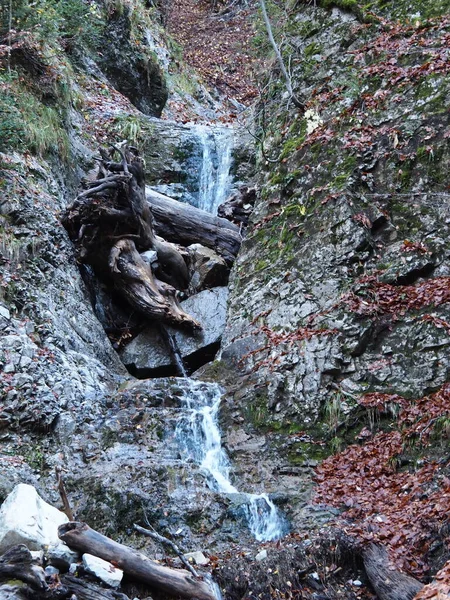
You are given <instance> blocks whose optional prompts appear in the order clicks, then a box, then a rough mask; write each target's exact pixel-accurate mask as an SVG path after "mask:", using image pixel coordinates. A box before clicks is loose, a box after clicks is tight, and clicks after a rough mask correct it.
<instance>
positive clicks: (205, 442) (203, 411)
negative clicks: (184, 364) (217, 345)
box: [175, 380, 287, 541]
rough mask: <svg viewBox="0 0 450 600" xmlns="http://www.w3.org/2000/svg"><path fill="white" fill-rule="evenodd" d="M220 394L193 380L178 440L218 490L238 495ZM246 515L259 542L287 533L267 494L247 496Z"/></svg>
mask: <svg viewBox="0 0 450 600" xmlns="http://www.w3.org/2000/svg"><path fill="white" fill-rule="evenodd" d="M220 399H221V391H220V388H219V386H218V385H217V384H213V383H204V382H196V381H192V380H191V381H190V385H189V389H188V390H185V391H184V392H183V396H182V398H181V400H182V402H183V404H184V406H185V412H184V414H183V416H182V417H181V418H180V420H179V422H178V424H177V427H176V430H175V438H176V441H177V446H178V451H179V453H180V455H181V457H182V458H183V459H184V460H185V461H192V462H194V463H195V464H197V465H198V466H199V467H200V469H201V471H202V472H203V473H204V474H205V477H206V480H207V483H208V485H209V487H210V488H211V489H213V490H215V491H218V492H223V493H228V494H236V493H239V490H238V489H237V488H235V487H234V485H233V484H232V483H231V482H230V462H229V460H228V457H227V455H226V453H225V451H224V449H223V448H222V444H221V436H220V431H219V427H218V421H217V416H218V412H219V406H220ZM246 496H247V499H248V503H247V505H246V506H245V507H244V513H245V517H246V520H247V524H248V527H249V529H250V531H251V533H252V535H253V536H254V537H255V538H256V539H257V540H258V541H269V540H277V539H280V538H281V537H283V536H284V535H285V534H286V533H287V524H286V521H285V519H284V518H283V516H282V515H280V513H279V511H278V510H277V508H276V507H275V505H274V504H273V502H272V501H271V500H270V499H269V497H268V496H267V494H246Z"/></svg>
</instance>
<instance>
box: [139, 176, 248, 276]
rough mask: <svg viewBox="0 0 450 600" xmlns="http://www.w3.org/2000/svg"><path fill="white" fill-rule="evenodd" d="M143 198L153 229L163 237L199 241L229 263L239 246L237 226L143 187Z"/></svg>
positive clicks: (182, 241) (185, 244) (187, 241)
mask: <svg viewBox="0 0 450 600" xmlns="http://www.w3.org/2000/svg"><path fill="white" fill-rule="evenodd" d="M147 201H148V203H149V204H150V208H151V212H152V214H153V217H154V227H155V232H156V233H157V234H158V235H160V236H161V237H163V238H164V239H165V240H169V241H170V242H175V243H177V244H181V245H183V246H189V245H190V244H196V243H199V244H202V245H203V246H207V247H208V248H211V249H212V250H214V251H215V252H217V254H220V255H221V256H223V258H224V259H225V260H226V261H227V262H228V263H229V264H230V263H232V262H233V261H234V259H235V258H236V255H237V253H238V250H239V247H240V245H241V241H242V239H241V235H240V233H239V227H237V226H236V225H234V223H231V221H228V219H222V218H220V217H216V216H214V215H212V214H210V213H207V212H206V211H204V210H200V209H199V208H195V207H194V206H190V205H189V204H184V203H183V202H177V200H173V199H172V198H169V197H168V196H164V195H163V194H159V193H158V192H154V191H153V190H151V189H149V188H147Z"/></svg>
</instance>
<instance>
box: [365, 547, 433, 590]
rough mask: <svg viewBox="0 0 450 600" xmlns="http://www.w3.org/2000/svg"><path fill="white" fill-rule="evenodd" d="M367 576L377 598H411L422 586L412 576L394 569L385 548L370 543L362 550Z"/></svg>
mask: <svg viewBox="0 0 450 600" xmlns="http://www.w3.org/2000/svg"><path fill="white" fill-rule="evenodd" d="M363 560H364V567H365V569H366V573H367V576H368V578H369V580H370V583H371V584H372V587H373V588H374V590H375V592H376V594H377V596H378V598H379V600H413V598H414V597H415V595H416V594H417V593H418V592H419V591H420V590H421V589H422V588H423V584H422V583H420V581H418V580H417V579H414V577H411V576H410V575H407V574H406V573H401V572H400V571H396V570H394V569H393V568H392V567H391V565H390V564H389V557H388V552H387V550H386V548H384V547H383V546H377V545H376V544H371V545H370V546H369V547H368V548H366V549H365V550H364V552H363Z"/></svg>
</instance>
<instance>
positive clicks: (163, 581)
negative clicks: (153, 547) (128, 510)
mask: <svg viewBox="0 0 450 600" xmlns="http://www.w3.org/2000/svg"><path fill="white" fill-rule="evenodd" d="M58 535H59V537H60V539H61V540H62V541H63V542H65V543H66V544H67V545H68V546H69V547H71V548H75V549H76V550H78V551H80V552H87V553H89V554H93V555H94V556H98V557H99V558H103V559H104V560H108V561H110V562H113V563H114V565H116V566H117V567H119V569H122V570H123V571H124V573H126V574H127V575H129V576H130V577H133V578H135V579H137V580H139V581H142V582H143V583H145V584H147V585H149V586H152V587H154V588H156V589H158V590H161V591H163V592H166V593H168V594H172V595H174V596H181V597H183V598H197V599H198V600H216V596H215V594H214V592H213V591H212V590H211V588H210V586H209V585H208V584H207V583H206V582H204V581H200V580H196V579H195V578H194V577H193V576H192V575H191V574H190V573H189V572H188V571H185V570H184V569H183V570H182V569H170V568H169V567H164V566H162V565H159V564H158V563H156V562H154V561H152V560H150V559H149V558H148V557H147V556H145V555H144V554H141V553H140V552H137V551H136V550H133V549H132V548H129V547H127V546H124V545H123V544H119V543H117V542H114V541H113V540H111V539H109V538H107V537H105V536H104V535H102V534H101V533H98V532H97V531H94V530H93V529H91V528H90V527H88V525H86V524H85V523H78V522H76V521H72V522H70V523H65V524H64V525H60V526H59V528H58Z"/></svg>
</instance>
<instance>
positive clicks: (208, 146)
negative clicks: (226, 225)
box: [193, 125, 234, 215]
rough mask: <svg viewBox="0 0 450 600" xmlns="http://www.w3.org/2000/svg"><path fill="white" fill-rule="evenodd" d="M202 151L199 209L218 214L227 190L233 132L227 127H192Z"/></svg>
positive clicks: (230, 179)
mask: <svg viewBox="0 0 450 600" xmlns="http://www.w3.org/2000/svg"><path fill="white" fill-rule="evenodd" d="M193 131H194V133H195V134H196V135H197V137H198V139H199V141H200V145H201V148H202V162H201V168H200V177H199V196H198V208H201V209H202V210H206V211H207V212H210V213H212V214H214V215H215V214H217V208H218V207H219V205H220V204H222V203H223V202H225V200H226V199H227V196H228V193H229V191H230V187H231V183H232V177H231V174H230V170H231V167H232V163H233V156H232V153H233V142H234V130H233V129H232V128H230V127H207V126H205V125H196V126H195V127H194V128H193Z"/></svg>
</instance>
